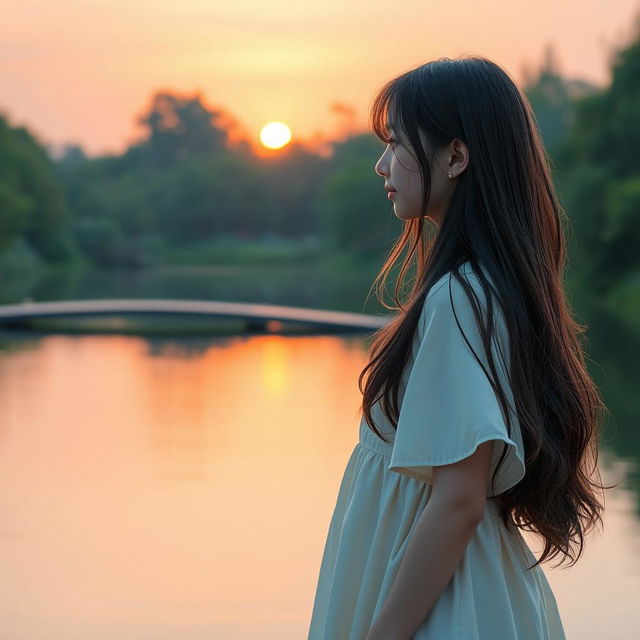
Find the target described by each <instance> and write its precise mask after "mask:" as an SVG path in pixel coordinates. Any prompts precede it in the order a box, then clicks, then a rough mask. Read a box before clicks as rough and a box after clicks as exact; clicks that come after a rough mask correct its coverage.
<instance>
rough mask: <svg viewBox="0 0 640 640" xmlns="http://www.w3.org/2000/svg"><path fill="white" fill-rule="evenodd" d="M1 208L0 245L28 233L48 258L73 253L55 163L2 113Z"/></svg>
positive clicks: (30, 240) (67, 218)
mask: <svg viewBox="0 0 640 640" xmlns="http://www.w3.org/2000/svg"><path fill="white" fill-rule="evenodd" d="M0 207H1V209H0V210H1V212H2V215H1V216H0V247H5V248H6V247H8V246H10V245H12V244H13V242H14V240H16V239H17V238H18V237H24V238H26V239H27V240H28V242H29V244H31V246H32V247H33V248H34V250H35V251H37V252H38V253H39V254H40V255H42V256H43V257H44V258H46V259H52V260H63V259H65V258H67V257H69V256H70V255H72V253H73V250H74V248H73V244H72V243H71V241H70V236H69V234H68V232H66V231H65V229H66V224H67V223H68V220H69V212H68V210H67V207H66V203H65V200H64V193H63V190H62V188H61V185H60V184H59V182H58V180H57V179H56V175H55V170H54V167H53V164H52V163H51V161H50V160H49V157H48V156H47V154H46V152H45V150H44V149H43V148H42V147H41V146H40V145H39V144H38V143H37V142H36V140H35V139H34V138H33V136H32V135H31V134H30V133H29V132H28V131H27V130H26V129H25V128H24V127H12V126H11V125H10V124H9V122H8V121H7V119H6V118H5V117H4V116H2V115H0Z"/></svg>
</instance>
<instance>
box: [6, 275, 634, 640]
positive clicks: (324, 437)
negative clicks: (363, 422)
mask: <svg viewBox="0 0 640 640" xmlns="http://www.w3.org/2000/svg"><path fill="white" fill-rule="evenodd" d="M368 286H369V283H367V285H366V287H365V288H364V295H366V292H367V290H368ZM327 288H328V289H331V287H329V286H328V287H327ZM360 293H361V290H360V292H358V293H357V294H356V295H360ZM352 295H353V294H352ZM364 295H361V297H360V300H361V301H362V300H363V298H364ZM69 297H71V298H73V297H75V296H69ZM78 297H79V296H78ZM88 297H111V295H110V294H109V295H104V296H88ZM113 297H116V296H115V295H114V296H113ZM140 297H143V296H140ZM158 297H160V296H158ZM166 297H185V298H189V297H191V298H193V297H195V296H193V295H192V296H188V295H185V296H179V295H176V293H175V292H172V293H171V295H167V296H166ZM42 299H44V298H42ZM54 299H55V298H54ZM61 299H64V297H61ZM211 299H215V296H212V297H211ZM227 299H229V297H227ZM13 301H14V300H7V302H13ZM245 301H248V302H253V301H261V300H259V298H258V296H256V297H254V298H253V299H251V298H249V299H246V298H245ZM315 301H316V302H317V304H315V305H313V306H317V307H319V308H320V307H322V305H323V304H326V308H338V307H337V306H336V305H331V304H329V303H327V301H326V300H323V299H320V298H315ZM282 303H283V304H292V303H293V301H292V300H287V299H286V297H283V298H282ZM301 306H312V305H304V304H301ZM360 307H362V304H360ZM350 310H353V307H352V308H351V309H350ZM360 310H362V309H361V308H360ZM612 322H613V321H612V320H611V319H610V318H604V319H602V318H600V319H598V318H594V319H593V321H592V322H591V323H590V324H591V326H592V329H593V337H592V345H591V347H592V349H591V351H592V353H591V357H592V358H593V360H594V362H595V363H597V364H596V365H594V374H595V377H596V378H598V379H599V381H600V383H601V385H602V387H603V388H604V390H605V391H606V394H605V400H606V401H607V402H608V403H609V408H610V410H611V411H612V413H613V415H614V416H615V424H614V425H613V426H612V427H611V428H608V429H607V432H606V437H605V438H604V440H605V441H604V442H603V446H602V449H601V457H600V470H601V473H602V478H603V482H604V483H605V484H612V483H615V482H620V483H621V484H620V486H619V487H617V488H615V489H613V490H610V491H608V492H607V494H606V511H605V517H604V519H605V529H604V532H603V533H599V532H595V533H594V534H592V536H591V537H589V538H588V539H587V544H586V547H585V551H584V554H583V556H582V558H581V559H580V560H579V562H578V564H577V565H576V566H574V567H570V568H564V569H563V568H556V569H554V568H553V567H551V566H549V565H548V564H545V565H543V569H544V571H545V573H546V575H547V577H548V579H549V582H550V583H551V586H552V588H553V589H554V592H555V593H556V597H557V599H558V604H559V607H560V611H561V614H562V617H563V620H564V623H565V628H566V630H567V637H568V638H570V639H572V638H581V639H583V640H590V639H592V638H593V640H596V639H598V640H599V639H600V638H602V637H607V638H609V639H610V640H615V639H618V638H620V639H622V638H629V637H630V636H629V634H630V633H633V632H635V629H636V624H637V623H636V621H637V614H636V607H637V594H638V593H640V553H638V552H639V551H640V549H639V547H640V515H639V514H640V509H639V504H640V500H639V494H640V489H639V484H638V473H637V469H638V460H639V459H640V454H639V446H638V439H637V424H638V422H637V417H638V415H637V412H638V406H637V398H636V396H635V389H637V386H636V382H637V364H636V362H635V358H634V357H633V355H632V354H633V353H638V351H637V350H635V351H634V349H633V348H632V347H635V346H636V343H634V342H632V341H633V340H635V339H636V338H635V337H633V336H631V337H630V336H622V335H621V331H622V329H620V328H616V327H614V325H612ZM621 338H624V339H623V340H622V342H620V340H621ZM3 339H4V342H3V343H2V344H1V345H0V348H1V349H2V350H1V351H0V487H1V488H0V505H1V509H2V518H0V556H1V560H0V562H1V563H2V567H3V571H2V574H3V576H4V580H3V581H2V587H1V593H0V631H1V632H0V637H2V638H5V637H6V638H10V639H11V640H45V639H46V640H57V639H60V640H62V639H64V640H75V639H78V640H80V639H82V640H86V639H87V638H91V639H92V640H114V639H119V638H123V639H125V638H126V639H129V638H136V640H147V639H149V640H152V639H153V640H176V639H180V640H183V639H188V640H200V639H202V640H204V639H205V638H206V639H207V640H209V639H210V638H235V639H239V640H245V639H247V640H248V639H252V640H253V639H257V638H260V639H265V640H276V639H277V640H299V639H301V638H305V637H306V632H307V629H308V623H309V619H310V615H311V606H312V602H313V596H314V592H315V587H316V579H317V572H318V569H319V566H320V560H321V555H322V551H323V546H324V542H325V536H326V532H327V529H328V525H329V519H330V517H331V513H332V510H333V507H334V504H335V498H336V495H337V491H338V487H339V483H340V480H341V478H342V473H343V470H344V466H345V465H346V463H347V460H348V458H349V455H350V454H351V450H352V449H353V446H354V445H355V443H356V442H357V438H358V422H359V412H358V409H359V403H360V393H359V391H358V388H357V378H358V375H359V373H360V371H361V369H362V367H363V366H364V364H365V362H366V349H365V336H339V335H338V336H336V335H332V336H331V335H324V336H323V335H318V336H302V337H300V336H296V337H286V336H280V335H254V336H238V337H227V338H206V339H205V338H195V339H194V338H190V339H187V338H182V339H155V338H154V339H149V338H144V337H136V336H133V337H132V336H118V335H112V336H100V335H86V336H65V335H56V334H52V335H44V336H40V335H37V334H34V335H32V336H23V335H18V334H11V333H8V332H7V333H5V334H3ZM616 340H617V342H616ZM614 342H615V344H619V345H620V344H621V345H622V346H621V347H617V350H616V347H615V346H614ZM630 352H631V354H630ZM526 537H527V540H528V542H529V543H530V546H531V547H532V549H533V550H534V551H536V552H538V551H539V545H538V544H537V542H536V539H535V538H533V537H531V536H528V535H527V536H526ZM631 630H634V631H631Z"/></svg>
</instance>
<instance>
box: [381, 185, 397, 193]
mask: <svg viewBox="0 0 640 640" xmlns="http://www.w3.org/2000/svg"><path fill="white" fill-rule="evenodd" d="M384 188H385V189H386V190H387V191H388V192H392V191H395V189H394V188H393V187H387V186H386V185H385V187H384Z"/></svg>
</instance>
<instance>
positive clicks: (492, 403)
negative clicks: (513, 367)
mask: <svg viewBox="0 0 640 640" xmlns="http://www.w3.org/2000/svg"><path fill="white" fill-rule="evenodd" d="M462 277H463V278H466V281H467V282H468V283H469V285H470V286H471V287H472V289H473V290H474V291H475V293H476V297H477V299H478V303H479V306H480V310H481V312H482V314H483V319H484V321H485V322H486V319H487V315H486V314H487V305H486V304H485V297H484V293H483V289H482V286H481V283H480V280H479V279H478V277H477V276H476V275H475V274H472V273H471V274H463V275H462ZM493 300H494V304H493V309H494V311H493V316H494V323H495V331H496V334H494V337H493V341H492V353H493V360H494V363H495V366H496V369H497V371H498V381H499V382H500V385H501V386H502V388H503V389H504V392H505V396H506V399H507V403H508V405H509V407H508V411H509V415H510V416H511V433H510V434H509V433H508V431H507V423H506V420H505V418H504V415H503V413H502V410H501V407H500V402H499V400H498V397H497V395H496V393H495V391H494V389H493V387H492V385H491V382H490V381H489V378H488V377H487V375H485V371H484V370H483V367H482V366H481V365H480V363H479V362H478V360H476V357H475V356H474V354H473V352H472V351H471V349H470V348H469V345H471V347H472V348H473V351H475V353H476V354H477V356H478V358H479V359H480V362H482V365H483V366H484V369H486V371H487V373H488V374H489V375H491V369H490V367H489V365H488V359H487V356H486V353H485V350H484V346H483V342H482V337H481V333H480V329H479V327H478V326H477V323H476V319H475V315H474V312H473V307H472V303H471V301H470V300H469V298H468V296H467V293H466V291H465V290H464V288H463V285H462V284H461V283H460V282H459V281H458V280H457V279H456V277H455V276H453V275H452V274H447V275H446V276H445V277H444V282H441V281H440V280H439V281H438V282H436V283H435V284H434V286H433V287H432V288H431V290H430V291H429V293H428V294H427V298H426V300H425V303H424V307H423V310H422V314H421V317H420V321H419V323H418V330H419V332H420V334H419V343H418V344H419V346H418V350H417V353H416V354H415V357H414V361H413V364H412V366H411V369H410V372H409V375H408V378H407V382H406V387H405V391H404V396H403V398H402V402H401V406H400V413H399V416H398V424H397V430H396V434H395V440H394V443H393V449H392V453H391V460H390V462H389V466H388V468H389V470H391V471H396V472H398V473H402V474H404V475H407V476H410V477H412V478H416V479H417V480H421V481H422V482H425V483H427V484H431V483H432V479H433V467H434V466H438V465H445V464H450V463H452V462H457V461H459V460H462V459H464V458H466V457H468V456H470V455H471V454H472V453H474V451H475V450H476V448H477V447H478V445H479V444H481V443H483V442H486V441H487V440H494V443H493V453H492V458H491V468H490V473H489V477H488V482H487V496H488V497H491V496H494V495H498V494H500V493H502V492H504V491H506V490H508V489H510V488H511V487H513V486H514V485H516V484H517V483H518V482H519V481H520V480H521V479H522V478H523V476H524V474H525V463H524V448H523V444H522V435H521V432H520V425H519V423H518V420H517V416H516V413H515V411H514V401H513V395H512V392H511V389H510V387H509V385H508V382H507V376H506V368H505V367H506V366H508V364H505V363H508V362H509V357H508V349H509V345H508V334H507V331H506V327H505V325H504V318H503V315H502V312H501V310H500V308H499V305H498V304H497V302H495V298H493ZM454 310H455V314H454ZM456 318H457V322H456ZM458 323H459V324H460V327H459V326H458ZM460 329H462V330H463V331H464V334H465V336H466V338H467V340H468V342H469V344H467V341H466V340H465V337H464V336H463V335H462V333H461V331H460ZM505 445H506V455H505V457H504V460H503V461H502V465H501V467H500V470H499V471H498V474H497V476H496V479H495V492H493V491H492V490H491V479H492V476H493V472H494V470H495V469H496V467H497V463H498V460H499V459H500V456H501V455H502V452H503V448H504V446H505Z"/></svg>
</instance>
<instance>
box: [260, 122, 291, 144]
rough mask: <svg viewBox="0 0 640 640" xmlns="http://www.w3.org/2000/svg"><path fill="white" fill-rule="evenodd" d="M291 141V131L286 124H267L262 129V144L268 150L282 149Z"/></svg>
mask: <svg viewBox="0 0 640 640" xmlns="http://www.w3.org/2000/svg"><path fill="white" fill-rule="evenodd" d="M289 140H291V129H289V127H287V125H286V124H285V123H284V122H267V124H265V125H264V127H262V129H260V142H262V145H263V146H265V147H267V149H281V148H282V147H284V145H285V144H287V143H288V142H289Z"/></svg>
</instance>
